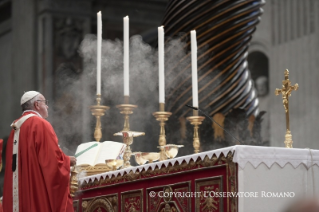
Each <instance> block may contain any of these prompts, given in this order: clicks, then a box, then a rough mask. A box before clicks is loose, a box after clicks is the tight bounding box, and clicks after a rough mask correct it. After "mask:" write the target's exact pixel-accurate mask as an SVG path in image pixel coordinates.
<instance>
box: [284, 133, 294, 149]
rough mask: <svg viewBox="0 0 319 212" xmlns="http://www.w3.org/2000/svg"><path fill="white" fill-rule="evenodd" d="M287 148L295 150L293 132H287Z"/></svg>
mask: <svg viewBox="0 0 319 212" xmlns="http://www.w3.org/2000/svg"><path fill="white" fill-rule="evenodd" d="M284 143H285V147H286V148H293V147H292V143H293V141H292V135H291V132H290V130H287V131H286V135H285V142H284Z"/></svg>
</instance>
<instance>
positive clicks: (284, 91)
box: [275, 69, 299, 148]
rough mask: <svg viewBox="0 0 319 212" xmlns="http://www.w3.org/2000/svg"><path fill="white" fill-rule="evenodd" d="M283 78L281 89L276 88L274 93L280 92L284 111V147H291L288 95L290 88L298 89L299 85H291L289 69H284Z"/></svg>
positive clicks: (289, 94)
mask: <svg viewBox="0 0 319 212" xmlns="http://www.w3.org/2000/svg"><path fill="white" fill-rule="evenodd" d="M284 75H285V79H284V80H283V81H282V89H278V88H276V90H275V94H276V96H278V95H279V94H282V102H283V105H284V108H285V113H286V135H285V142H284V143H285V147H286V148H292V143H293V141H292V135H291V132H290V126H289V99H288V97H289V96H291V91H292V90H295V91H296V90H298V87H299V85H298V84H297V83H296V84H295V85H294V86H291V82H290V80H289V71H288V69H286V70H285V73H284Z"/></svg>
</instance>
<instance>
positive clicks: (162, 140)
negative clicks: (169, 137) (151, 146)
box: [153, 105, 172, 161]
mask: <svg viewBox="0 0 319 212" xmlns="http://www.w3.org/2000/svg"><path fill="white" fill-rule="evenodd" d="M161 109H162V110H164V106H162V107H161V105H160V110H161ZM171 115H172V113H171V112H166V111H158V112H154V113H153V116H155V118H156V120H157V121H159V122H160V135H159V139H158V144H159V145H160V146H164V145H166V135H165V122H166V121H167V120H168V118H169V117H170V116H171ZM160 150H161V152H160V159H159V160H160V161H162V160H166V159H167V156H166V154H165V151H164V148H160Z"/></svg>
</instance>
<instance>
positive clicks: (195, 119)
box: [186, 110, 205, 153]
mask: <svg viewBox="0 0 319 212" xmlns="http://www.w3.org/2000/svg"><path fill="white" fill-rule="evenodd" d="M186 119H187V120H188V121H190V123H191V125H194V136H193V147H194V153H199V148H200V140H199V135H198V129H199V125H201V124H202V121H204V119H205V117H204V116H198V111H197V110H193V116H189V117H187V118H186Z"/></svg>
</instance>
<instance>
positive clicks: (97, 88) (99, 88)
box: [96, 11, 102, 94]
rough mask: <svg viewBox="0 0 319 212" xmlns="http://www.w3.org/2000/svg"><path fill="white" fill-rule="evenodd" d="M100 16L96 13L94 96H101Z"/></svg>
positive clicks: (99, 13)
mask: <svg viewBox="0 0 319 212" xmlns="http://www.w3.org/2000/svg"><path fill="white" fill-rule="evenodd" d="M101 55H102V14H101V11H100V12H98V13H97V59H96V60H97V69H96V70H97V73H96V78H97V79H96V80H97V81H96V94H101V57H102V56H101Z"/></svg>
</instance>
